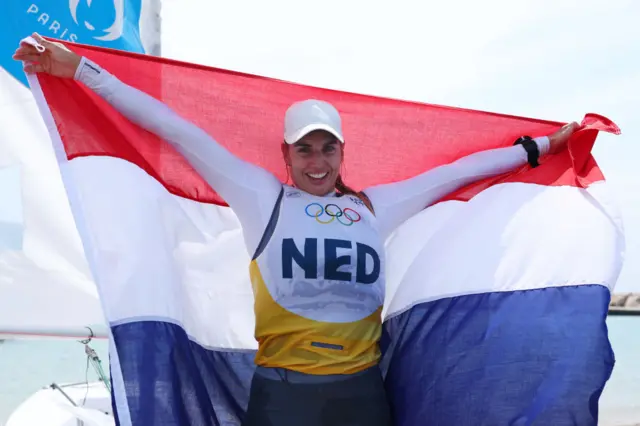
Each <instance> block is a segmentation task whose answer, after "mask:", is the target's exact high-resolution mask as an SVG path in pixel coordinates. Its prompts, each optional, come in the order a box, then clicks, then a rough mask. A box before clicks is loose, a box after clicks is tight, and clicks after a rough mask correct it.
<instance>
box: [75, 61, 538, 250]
mask: <svg viewBox="0 0 640 426" xmlns="http://www.w3.org/2000/svg"><path fill="white" fill-rule="evenodd" d="M75 79H76V80H78V81H80V82H82V83H83V84H85V85H86V86H87V87H89V88H90V89H91V90H93V91H94V92H95V93H97V94H98V95H99V96H101V97H102V98H103V99H105V100H106V101H107V102H108V103H109V104H111V105H112V106H113V107H114V108H115V109H116V110H118V111H119V112H120V113H121V114H123V115H124V116H125V117H127V118H128V119H129V120H130V121H132V122H134V123H136V124H137V125H139V126H141V127H143V128H144V129H146V130H148V131H150V132H152V133H154V134H156V135H158V136H159V137H161V138H162V139H164V140H165V141H167V142H168V143H170V144H171V145H173V146H174V147H175V149H176V150H177V151H178V152H180V153H181V154H182V155H183V156H184V157H185V158H186V159H187V161H189V163H190V164H191V165H192V167H193V168H194V169H195V170H196V171H197V172H198V173H199V174H200V175H201V176H202V177H203V178H204V179H205V180H206V181H207V183H208V184H209V185H210V186H211V187H212V188H213V189H214V190H215V191H216V192H218V193H219V194H220V195H221V196H222V198H224V200H225V201H226V202H227V203H228V204H229V206H230V207H231V208H232V209H233V210H234V212H235V213H236V215H237V216H238V219H239V220H240V223H241V225H242V228H243V231H244V235H245V243H246V245H247V250H248V251H249V253H253V252H254V251H255V249H256V247H257V246H258V244H259V242H260V239H261V238H262V235H263V233H264V230H265V227H266V226H267V223H268V222H269V218H270V216H271V212H272V210H273V207H274V203H275V202H276V200H277V198H278V194H279V192H280V189H281V187H282V183H281V182H280V181H279V180H278V179H277V178H276V177H275V176H274V175H273V174H272V173H270V172H268V171H267V170H265V169H263V168H261V167H259V166H256V165H255V164H252V163H249V162H247V161H244V160H242V159H240V158H238V157H237V156H235V155H234V154H232V153H231V152H230V151H228V150H227V149H226V148H224V147H223V146H222V145H220V144H219V143H218V142H216V140H215V139H214V138H213V137H212V136H210V135H209V134H208V133H206V132H205V131H204V130H202V129H201V128H199V127H198V126H196V125H195V124H193V123H191V122H189V121H187V120H186V119H184V118H182V117H181V116H179V115H178V114H177V113H176V112H175V111H173V110H172V109H171V108H169V107H168V106H167V105H165V104H164V103H162V102H160V101H158V100H157V99H155V98H153V97H151V96H149V95H147V94H146V93H144V92H142V91H140V90H138V89H136V88H134V87H131V86H129V85H127V84H125V83H123V82H122V81H120V80H119V79H117V78H116V77H115V76H114V75H112V74H110V73H109V72H108V71H106V70H104V69H102V68H101V67H100V66H99V65H98V64H96V63H94V62H92V61H89V60H88V59H86V58H82V61H81V63H80V65H79V67H78V69H77V71H76V75H75ZM535 141H536V143H537V144H538V148H539V150H540V154H541V156H542V155H544V154H546V153H547V152H548V150H549V139H548V138H547V137H539V138H536V139H535ZM526 162H527V153H526V151H525V149H524V148H523V147H522V146H519V145H517V146H511V147H506V148H497V149H491V150H487V151H482V152H478V153H475V154H471V155H468V156H466V157H463V158H461V159H459V160H457V161H455V162H452V163H450V164H446V165H442V166H439V167H437V168H434V169H432V170H429V171H427V172H425V173H422V174H420V175H418V176H415V177H413V178H410V179H406V180H404V181H400V182H395V183H389V184H383V185H377V186H373V187H370V188H367V189H365V190H364V192H365V193H366V194H367V196H368V197H369V199H370V200H371V203H372V205H373V207H374V210H375V214H376V221H377V224H378V229H379V231H380V234H381V235H380V237H381V238H383V239H384V238H386V237H387V236H388V235H389V234H390V233H391V232H393V230H394V229H395V228H396V227H397V226H399V225H400V224H401V223H402V222H404V221H405V220H407V219H408V218H410V217H411V216H413V215H415V214H417V213H418V212H420V211H421V210H422V209H424V208H426V207H427V206H429V205H431V204H432V203H434V202H436V201H437V200H439V199H440V198H442V197H444V196H445V195H447V194H448V193H451V192H453V191H455V190H457V189H459V188H461V187H463V186H465V185H468V184H470V183H472V182H474V181H477V180H480V179H484V178H487V177H491V176H497V175H499V174H502V173H505V172H508V171H510V170H513V169H515V168H517V167H520V166H522V165H524V164H526ZM327 196H334V194H333V193H332V194H329V195H327ZM256 212H257V214H256Z"/></svg>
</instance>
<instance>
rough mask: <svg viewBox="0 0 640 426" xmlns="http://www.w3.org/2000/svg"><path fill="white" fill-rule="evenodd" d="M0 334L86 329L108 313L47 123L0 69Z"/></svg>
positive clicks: (76, 333) (84, 332)
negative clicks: (88, 261) (75, 220)
mask: <svg viewBox="0 0 640 426" xmlns="http://www.w3.org/2000/svg"><path fill="white" fill-rule="evenodd" d="M0 99H1V100H2V101H1V102H0V194H2V196H1V198H2V199H3V202H2V204H3V207H2V209H1V210H0V215H1V216H0V231H2V232H1V233H0V335H7V334H13V335H18V336H29V335H33V334H35V335H54V336H55V335H59V336H61V337H62V336H70V337H72V336H73V337H78V336H86V335H87V334H88V331H87V329H86V328H85V327H86V326H91V327H99V326H101V325H102V324H103V321H104V320H103V315H102V311H101V309H100V303H99V300H98V297H97V291H96V288H95V285H94V284H93V282H92V279H91V274H90V272H89V268H88V267H87V264H86V260H85V258H84V253H83V250H82V245H81V243H80V239H79V237H78V232H77V231H76V228H75V225H74V223H73V220H72V217H71V212H70V210H69V205H68V202H67V198H66V195H65V192H64V188H63V186H62V181H61V179H60V173H59V171H58V166H57V164H56V161H55V157H54V155H53V150H52V148H51V144H50V143H49V141H48V139H47V133H46V129H45V127H44V124H43V123H42V121H41V120H40V117H39V115H38V111H37V108H36V106H35V103H34V101H33V96H32V95H31V93H30V92H29V89H28V88H26V87H24V86H23V85H22V84H21V83H19V82H18V81H16V80H15V79H14V78H13V77H12V76H10V75H9V74H8V73H7V72H6V71H5V70H1V69H0Z"/></svg>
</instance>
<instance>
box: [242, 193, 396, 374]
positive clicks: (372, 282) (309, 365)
mask: <svg viewBox="0 0 640 426" xmlns="http://www.w3.org/2000/svg"><path fill="white" fill-rule="evenodd" d="M250 275H251V282H252V286H253V292H254V296H255V304H254V310H255V316H256V328H255V337H256V339H257V340H258V343H259V349H258V353H257V355H256V364H257V365H261V366H265V367H281V368H287V369H291V370H295V371H300V372H304V373H309V374H349V373H354V372H357V371H361V370H363V369H366V368H368V367H370V366H371V365H373V364H375V363H376V362H377V361H378V359H379V356H380V353H379V349H378V340H379V338H380V334H381V312H382V304H383V301H384V247H383V242H382V241H381V239H380V238H379V235H378V232H377V229H376V223H375V217H374V216H373V215H372V214H371V212H370V211H369V209H368V208H367V207H366V206H365V205H364V203H363V202H362V201H361V200H360V199H359V198H357V197H355V196H349V195H345V196H340V197H316V196H313V195H310V194H307V193H305V192H302V191H300V190H298V189H296V188H293V187H291V186H286V185H285V186H284V187H283V191H282V193H281V194H280V197H279V199H278V202H277V203H276V207H275V208H274V212H273V215H272V217H271V221H270V223H269V225H268V226H267V229H266V232H265V235H264V237H263V241H262V242H261V243H260V246H259V247H258V250H257V251H256V255H255V256H254V259H253V260H252V262H251V266H250Z"/></svg>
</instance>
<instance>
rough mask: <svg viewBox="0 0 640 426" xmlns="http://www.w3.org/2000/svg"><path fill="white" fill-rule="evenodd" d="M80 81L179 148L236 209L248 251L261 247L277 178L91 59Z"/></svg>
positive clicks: (84, 61)
mask: <svg viewBox="0 0 640 426" xmlns="http://www.w3.org/2000/svg"><path fill="white" fill-rule="evenodd" d="M74 78H75V79H76V80H77V81H80V82H82V83H83V84H85V85H86V86H87V87H89V88H90V89H91V90H93V91H94V92H95V93H97V94H98V95H99V96H100V97H102V98H103V99H105V100H106V101H107V102H109V104H111V105H112V106H113V107H114V108H115V109H116V110H118V111H119V112H120V113H121V114H123V115H124V116H125V117H126V118H127V119H129V120H130V121H132V122H134V123H135V124H137V125H139V126H141V127H143V128H144V129H146V130H148V131H150V132H152V133H154V134H156V135H157V136H159V137H161V138H162V139H164V140H165V141H167V142H169V143H170V144H171V145H172V146H173V147H175V148H176V150H177V151H178V152H180V153H181V154H182V155H183V156H184V157H185V158H186V159H187V161H188V162H189V163H190V164H191V165H192V166H193V168H194V169H195V170H196V171H197V172H198V173H199V174H200V175H201V176H202V177H203V178H204V179H205V180H206V181H207V183H208V184H209V185H210V186H211V187H212V188H213V189H214V190H215V191H216V192H218V193H219V194H220V195H221V196H222V197H223V198H224V200H225V201H226V202H227V203H228V204H229V206H230V207H231V208H232V209H233V210H234V212H235V213H236V215H237V216H238V218H239V219H240V221H241V223H242V226H243V230H244V232H245V234H246V239H247V245H248V246H249V247H248V250H250V251H253V250H254V249H255V247H257V245H258V242H259V240H260V238H261V237H262V233H263V232H264V228H265V226H266V224H267V222H268V220H269V216H270V215H271V211H272V209H273V205H274V202H275V201H276V199H277V197H278V193H279V192H280V188H281V186H282V185H281V182H280V181H279V180H278V179H277V178H276V177H275V176H274V175H272V174H271V173H269V172H268V171H266V170H264V169H262V168H260V167H258V166H256V165H254V164H252V163H249V162H246V161H243V160H241V159H240V158H238V157H236V156H235V155H233V154H232V153H231V152H229V151H228V150H227V149H226V148H224V147H223V146H222V145H220V144H219V143H217V142H216V141H215V140H214V139H213V138H212V137H211V136H209V135H208V134H207V133H206V132H205V131H204V130H202V129H201V128H199V127H198V126H196V125H194V124H193V123H191V122H189V121H187V120H185V119H184V118H182V117H180V116H179V115H178V114H177V113H176V112H174V111H173V110H172V109H171V108H169V107H168V106H167V105H165V104H164V103H162V102H160V101H158V100H157V99H155V98H153V97H152V96H149V95H147V94H146V93H144V92H142V91H140V90H138V89H136V88H134V87H131V86H128V85H126V84H125V83H123V82H122V81H120V80H119V79H117V78H116V77H115V76H113V75H112V74H110V73H109V72H107V71H106V70H104V69H102V68H101V67H100V66H99V65H98V64H96V63H94V62H92V61H90V60H88V59H86V58H82V59H81V61H80V64H79V66H78V68H77V69H76V72H75V76H74ZM256 213H258V214H256ZM251 254H252V253H251Z"/></svg>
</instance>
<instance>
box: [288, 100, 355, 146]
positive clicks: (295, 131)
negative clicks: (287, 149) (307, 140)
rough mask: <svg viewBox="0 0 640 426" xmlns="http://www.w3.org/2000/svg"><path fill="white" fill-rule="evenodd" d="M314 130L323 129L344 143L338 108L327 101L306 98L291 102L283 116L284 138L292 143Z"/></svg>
mask: <svg viewBox="0 0 640 426" xmlns="http://www.w3.org/2000/svg"><path fill="white" fill-rule="evenodd" d="M314 130H325V131H327V132H329V133H331V134H332V135H334V136H335V137H336V138H337V139H338V140H339V141H340V142H342V143H344V137H343V135H342V120H341V119H340V114H339V113H338V110H337V109H335V107H334V106H333V105H331V104H330V103H328V102H324V101H319V100H316V99H307V100H305V101H300V102H296V103H294V104H292V105H291V106H290V107H289V108H288V109H287V112H286V114H285V116H284V140H285V142H286V143H288V144H294V143H296V142H298V141H299V140H300V138H302V137H303V136H304V135H306V134H308V133H311V132H313V131H314Z"/></svg>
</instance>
